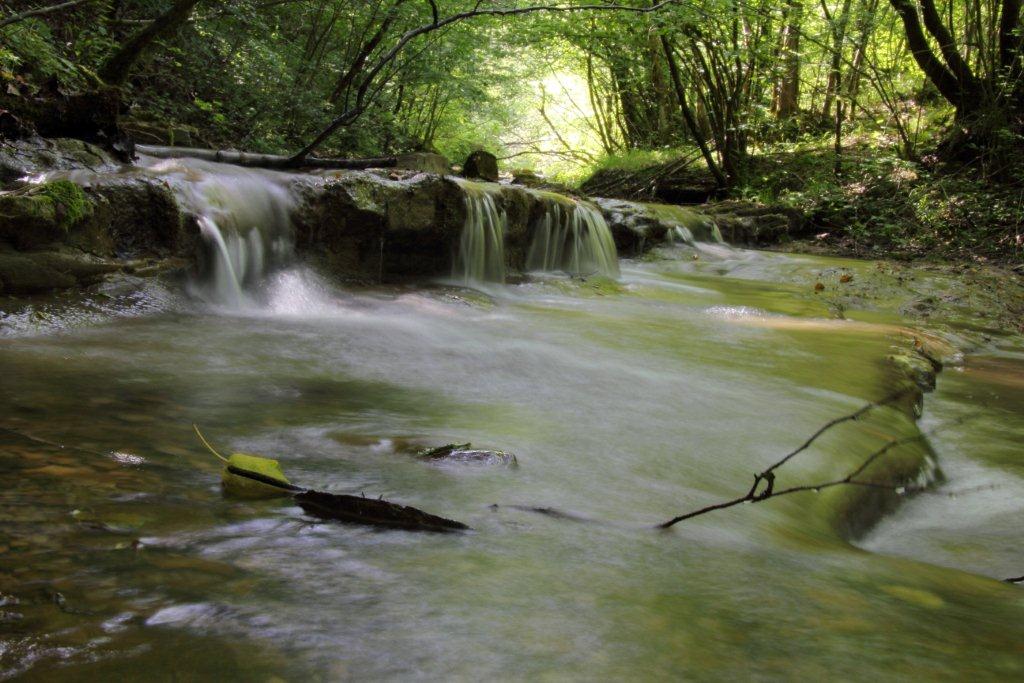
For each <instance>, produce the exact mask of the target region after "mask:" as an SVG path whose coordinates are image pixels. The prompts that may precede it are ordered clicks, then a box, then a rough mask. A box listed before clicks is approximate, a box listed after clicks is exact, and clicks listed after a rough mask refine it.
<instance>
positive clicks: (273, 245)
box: [141, 157, 294, 307]
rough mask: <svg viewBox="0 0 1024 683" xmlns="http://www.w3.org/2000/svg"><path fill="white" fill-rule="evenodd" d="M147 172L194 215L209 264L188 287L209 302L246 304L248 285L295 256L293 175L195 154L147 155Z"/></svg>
mask: <svg viewBox="0 0 1024 683" xmlns="http://www.w3.org/2000/svg"><path fill="white" fill-rule="evenodd" d="M141 163H142V164H143V165H144V166H145V169H146V172H148V173H150V174H153V175H157V176H159V177H161V178H163V179H165V180H167V181H168V183H169V184H170V186H171V188H172V189H173V190H174V193H175V195H176V196H177V197H178V200H179V201H180V202H181V204H182V205H183V206H184V207H185V209H186V210H187V211H189V212H190V213H192V214H194V215H195V216H196V218H197V220H198V223H199V228H200V232H201V235H202V237H203V240H204V242H205V243H206V247H207V248H206V251H205V256H206V258H205V265H204V267H203V268H202V269H201V273H200V274H199V276H198V277H197V278H196V279H194V280H193V281H192V282H191V283H190V284H189V291H190V292H191V293H192V294H194V295H195V296H197V297H199V298H201V299H204V300H206V301H209V302H211V303H218V304H225V305H229V306H235V307H237V306H242V305H245V304H247V303H249V301H250V299H249V296H248V295H247V293H246V292H247V290H250V289H251V288H252V287H253V286H255V285H256V284H258V283H259V282H261V281H262V280H263V279H264V276H265V275H266V274H267V273H268V271H270V270H271V269H272V268H274V267H276V266H280V265H283V264H284V263H286V262H287V261H288V260H290V258H291V256H292V246H293V236H292V227H291V218H290V214H291V210H292V207H293V206H294V200H293V198H292V196H291V194H290V192H289V190H288V187H287V181H288V179H289V176H287V175H286V174H282V173H275V172H272V171H260V170H254V169H245V168H239V167H237V166H231V165H228V164H218V163H213V162H207V161H198V160H195V159H168V160H158V159H152V158H148V157H143V158H142V161H141Z"/></svg>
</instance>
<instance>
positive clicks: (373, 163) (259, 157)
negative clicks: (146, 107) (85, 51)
mask: <svg viewBox="0 0 1024 683" xmlns="http://www.w3.org/2000/svg"><path fill="white" fill-rule="evenodd" d="M135 151H137V152H139V153H140V154H145V155H147V156H151V157H157V158H158V159H178V158H181V157H188V158H191V159H200V160H202V161H216V162H218V163H222V164H234V165H235V166H245V167H248V168H268V169H282V170H283V169H299V168H327V169H350V170H358V169H365V168H394V167H395V166H398V162H399V157H377V158H371V159H320V158H317V157H306V158H305V159H302V160H300V161H296V160H295V159H293V158H292V157H287V156H283V155H280V154H256V153H253V152H238V151H233V150H223V149H201V148H196V147H164V146H161V145H136V146H135Z"/></svg>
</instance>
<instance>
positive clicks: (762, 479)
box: [657, 390, 962, 529]
mask: <svg viewBox="0 0 1024 683" xmlns="http://www.w3.org/2000/svg"><path fill="white" fill-rule="evenodd" d="M910 393H911V391H910V390H906V391H900V392H897V393H894V394H890V395H889V396H887V397H885V398H883V399H881V400H879V401H875V402H872V403H868V404H866V405H864V406H863V407H862V408H860V409H859V410H856V411H854V412H852V413H850V414H849V415H843V416H842V417H837V418H835V419H834V420H830V421H829V422H826V423H825V424H824V425H822V427H821V428H820V429H818V430H817V431H816V432H814V434H812V435H811V436H810V438H808V439H807V440H806V441H804V442H803V443H802V444H800V446H798V447H797V448H796V449H794V450H792V451H790V452H789V453H787V454H786V455H784V456H783V457H782V458H781V459H779V460H778V461H777V462H775V463H774V464H773V465H771V466H770V467H768V468H767V469H765V470H764V471H763V472H760V473H758V474H755V475H754V483H753V484H752V485H751V487H750V490H749V491H747V492H746V493H745V494H744V495H742V496H739V497H737V498H733V499H732V500H726V501H722V502H721V503H715V504H713V505H708V506H705V507H702V508H699V509H697V510H692V511H690V512H687V513H685V514H682V515H678V516H676V517H673V518H672V519H670V520H668V521H667V522H662V523H661V524H659V525H658V526H657V528H659V529H668V528H671V527H673V526H675V525H676V524H678V523H679V522H683V521H685V520H687V519H693V518H694V517H699V516H700V515H706V514H707V513H709V512H714V511H715V510H724V509H726V508H731V507H734V506H736V505H740V504H741V503H761V502H763V501H766V500H768V499H769V498H775V497H777V496H785V495H789V494H791V493H799V492H801V491H820V490H821V489H826V488H832V487H834V486H844V485H847V486H865V487H871V488H885V489H890V490H898V491H900V492H901V493H906V492H908V491H909V490H910V489H908V487H906V486H905V485H901V484H893V483H879V482H871V481H861V480H859V479H857V477H858V476H860V475H861V474H863V473H864V471H865V470H866V469H867V468H868V467H870V466H871V464H872V463H874V462H875V461H876V460H878V459H879V458H881V457H882V456H883V455H885V454H886V453H888V452H889V451H891V450H892V449H893V448H896V447H898V446H902V445H904V444H907V443H912V442H914V441H918V440H921V439H923V438H924V437H925V436H926V435H925V434H915V435H912V436H909V437H904V438H902V439H892V440H890V441H889V442H888V443H886V444H885V445H884V446H882V447H881V448H879V449H878V450H876V451H874V452H873V453H870V454H869V455H868V456H867V457H866V458H865V459H864V461H863V462H861V464H860V465H859V466H857V468H856V469H854V470H853V471H852V472H850V473H849V474H847V475H846V476H845V477H842V478H841V479H834V480H831V481H825V482H821V483H818V484H806V485H801V486H791V487H789V488H785V489H781V490H776V489H775V470H777V469H778V468H780V467H782V466H783V465H785V464H786V463H787V462H789V461H790V460H792V459H793V458H794V457H796V456H797V455H799V454H800V453H802V452H804V451H805V450H807V449H808V448H810V446H811V444H813V443H814V442H815V441H817V440H818V438H819V437H821V435H822V434H824V433H825V432H827V431H828V430H830V429H832V428H833V427H835V426H836V425H840V424H843V423H844V422H851V421H854V420H858V419H860V418H861V417H863V416H864V415H866V414H867V413H868V412H870V411H872V410H874V409H875V408H878V407H881V406H885V405H889V404H892V403H895V402H896V401H898V400H900V399H901V398H903V397H904V396H907V395H909V394H910ZM960 421H962V420H960ZM958 422H959V421H958ZM762 483H763V484H764V487H763V489H762V487H761V484H762ZM758 489H761V490H760V491H759V490H758ZM915 490H916V489H915Z"/></svg>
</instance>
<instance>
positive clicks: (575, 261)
mask: <svg viewBox="0 0 1024 683" xmlns="http://www.w3.org/2000/svg"><path fill="white" fill-rule="evenodd" d="M542 201H543V202H544V204H545V208H546V210H545V211H544V216H543V217H542V218H541V219H540V221H539V222H538V223H537V225H536V226H535V227H534V232H533V241H532V242H531V244H530V251H529V253H528V254H527V257H526V268H527V270H544V271H553V270H561V271H564V272H566V273H569V274H572V275H593V274H598V275H606V276H608V277H618V275H619V259H618V254H617V253H616V251H615V241H614V240H613V239H612V232H611V230H610V229H609V228H608V224H607V223H606V222H605V220H604V216H603V215H601V212H600V211H599V210H598V209H597V208H596V207H594V206H592V205H591V204H588V203H586V202H581V201H573V200H568V199H566V198H564V197H560V196H550V195H546V194H545V195H542Z"/></svg>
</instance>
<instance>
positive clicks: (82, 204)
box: [0, 180, 92, 249]
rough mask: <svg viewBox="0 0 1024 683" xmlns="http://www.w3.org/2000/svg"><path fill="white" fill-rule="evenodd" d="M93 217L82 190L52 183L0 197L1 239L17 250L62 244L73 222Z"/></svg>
mask: <svg viewBox="0 0 1024 683" xmlns="http://www.w3.org/2000/svg"><path fill="white" fill-rule="evenodd" d="M91 214H92V203H91V202H90V201H89V199H88V198H87V197H86V196H85V193H84V192H83V191H82V188H80V187H78V186H77V185H75V184H74V183H72V182H70V181H68V180H54V181H52V182H49V183H43V184H41V185H34V186H31V187H28V188H25V189H22V190H18V191H15V192H8V193H5V194H0V239H4V240H6V241H7V242H9V243H10V244H12V245H13V246H14V247H15V248H17V249H36V248H38V247H40V246H42V245H44V244H48V243H51V242H56V241H63V240H64V239H66V238H67V235H68V231H69V230H70V229H71V228H72V226H74V225H75V224H76V223H78V222H80V221H81V220H83V219H84V218H86V217H87V216H89V215H91Z"/></svg>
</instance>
